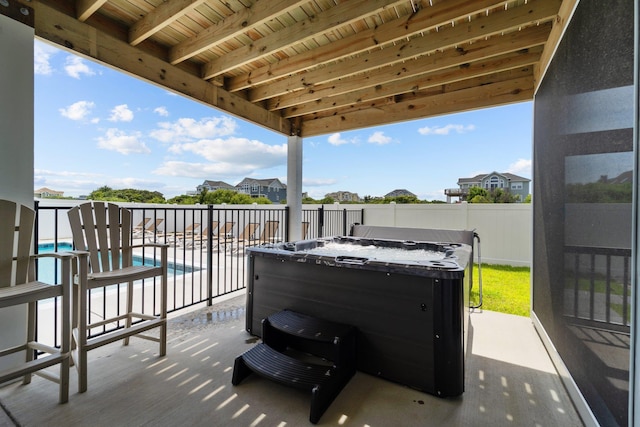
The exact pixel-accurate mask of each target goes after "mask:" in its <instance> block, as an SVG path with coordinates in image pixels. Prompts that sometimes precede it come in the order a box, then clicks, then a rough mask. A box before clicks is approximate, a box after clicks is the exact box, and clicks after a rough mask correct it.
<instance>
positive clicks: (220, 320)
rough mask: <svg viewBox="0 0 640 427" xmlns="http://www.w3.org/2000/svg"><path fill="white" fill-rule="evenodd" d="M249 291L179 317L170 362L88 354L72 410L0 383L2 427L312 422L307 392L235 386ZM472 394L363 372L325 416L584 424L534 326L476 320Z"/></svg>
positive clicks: (252, 382) (115, 349)
mask: <svg viewBox="0 0 640 427" xmlns="http://www.w3.org/2000/svg"><path fill="white" fill-rule="evenodd" d="M244 301H245V298H244V295H238V296H235V297H233V298H230V299H227V300H226V301H224V302H221V303H218V304H216V305H214V306H213V307H205V308H201V309H197V310H193V311H191V312H189V313H184V314H181V315H179V316H177V317H174V318H172V319H171V320H170V322H169V343H168V351H167V356H166V357H163V358H158V357H157V356H156V354H157V351H158V346H157V344H155V343H152V342H149V341H146V340H140V339H134V340H132V342H131V344H130V345H129V346H128V347H122V346H121V345H120V344H119V343H114V344H111V345H108V346H105V347H102V348H99V349H96V350H93V351H91V352H90V353H89V390H88V391H87V392H86V393H82V394H79V393H77V381H76V380H77V376H76V374H75V370H72V373H71V379H72V383H71V390H70V400H69V403H67V404H64V405H59V404H58V403H57V396H58V393H57V386H56V385H55V384H53V383H51V382H49V381H46V380H44V379H42V378H39V377H35V378H34V380H33V382H32V383H31V384H30V385H26V386H23V385H21V384H20V383H14V384H10V385H7V386H5V387H3V388H0V405H1V406H2V409H3V410H4V411H0V425H8V426H14V425H20V426H44V425H61V426H125V425H126V426H180V425H182V426H305V425H311V424H310V423H309V421H308V418H309V401H310V399H309V396H308V395H307V393H304V392H300V391H298V390H294V389H290V388H286V387H283V386H280V385H278V384H275V383H273V382H270V381H267V380H265V379H262V378H260V377H257V376H251V377H249V378H248V379H247V380H245V381H244V382H243V383H242V384H240V385H239V386H236V387H234V386H232V385H231V374H232V371H233V361H234V358H235V357H236V356H237V355H239V354H241V353H242V352H243V351H245V350H247V349H248V348H250V347H251V346H252V345H254V343H255V342H256V338H255V337H252V336H251V335H249V334H248V333H247V332H245V331H244ZM471 324H472V328H471V329H470V341H469V343H470V349H469V351H468V355H467V359H466V391H465V393H464V394H463V395H462V396H461V397H459V398H455V399H441V398H438V397H435V396H432V395H429V394H425V393H422V392H419V391H416V390H413V389H410V388H407V387H404V386H402V385H398V384H394V383H391V382H388V381H385V380H382V379H380V378H376V377H373V376H370V375H367V374H364V373H360V372H358V373H357V374H356V375H355V377H354V378H353V379H352V380H351V381H350V383H349V384H348V385H347V387H346V388H345V389H344V390H343V391H342V393H341V394H340V395H339V396H338V397H337V399H336V400H335V401H334V402H333V404H332V405H331V406H330V407H329V409H328V410H327V411H326V412H325V414H324V416H323V417H322V418H321V420H320V423H319V425H326V426H371V427H375V426H383V427H384V426H394V427H396V426H407V427H411V426H420V427H426V426H502V425H511V426H524V425H527V426H560V425H561V426H582V425H583V424H582V422H581V420H580V418H579V416H578V414H577V413H576V411H575V409H574V407H573V406H572V403H571V400H570V399H569V396H568V395H567V393H566V391H565V389H564V387H563V385H562V382H561V380H560V377H559V376H558V374H557V372H556V371H555V369H554V367H553V364H552V363H551V360H550V358H549V356H548V354H547V353H546V351H545V349H544V347H543V345H542V343H541V341H540V339H539V337H538V335H537V334H536V332H535V330H534V328H533V326H532V324H531V321H530V319H528V318H525V317H518V316H511V315H505V314H500V313H495V312H488V311H484V312H475V313H473V314H471Z"/></svg>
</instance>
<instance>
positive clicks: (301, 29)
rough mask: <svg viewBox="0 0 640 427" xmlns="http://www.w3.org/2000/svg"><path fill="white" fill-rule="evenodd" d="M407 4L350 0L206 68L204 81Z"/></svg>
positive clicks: (238, 50) (204, 69)
mask: <svg viewBox="0 0 640 427" xmlns="http://www.w3.org/2000/svg"><path fill="white" fill-rule="evenodd" d="M405 2H406V0H393V1H389V0H351V1H348V2H343V3H339V4H337V5H336V6H334V7H332V8H330V9H328V10H326V11H324V12H321V13H318V14H317V15H315V16H311V17H309V18H308V19H305V20H303V21H298V22H296V23H295V24H293V25H291V26H290V27H287V28H285V29H283V30H280V31H277V32H275V33H272V34H269V35H268V36H266V37H263V38H261V39H258V40H256V41H254V42H253V43H251V44H250V45H246V46H243V47H241V48H239V49H235V50H234V51H232V52H229V53H228V54H226V55H224V57H222V58H218V59H215V60H213V61H211V62H209V63H207V64H205V65H204V66H203V67H202V77H203V78H204V79H210V78H213V77H215V76H218V75H220V74H223V73H225V72H227V71H230V70H233V69H234V68H237V67H241V66H243V65H246V64H248V63H250V62H252V61H256V60H258V59H261V58H264V57H266V56H269V55H271V54H273V53H275V52H278V51H280V50H283V49H286V48H288V47H291V46H294V45H297V44H300V43H303V42H304V41H306V40H309V39H311V38H313V37H316V36H318V35H321V34H323V33H326V32H329V31H332V30H335V29H337V28H340V27H343V26H345V25H348V24H350V23H353V22H355V21H358V20H360V19H363V18H365V17H367V16H371V15H373V14H376V13H379V12H380V11H381V10H384V9H387V8H390V7H393V6H394V5H396V4H400V3H405Z"/></svg>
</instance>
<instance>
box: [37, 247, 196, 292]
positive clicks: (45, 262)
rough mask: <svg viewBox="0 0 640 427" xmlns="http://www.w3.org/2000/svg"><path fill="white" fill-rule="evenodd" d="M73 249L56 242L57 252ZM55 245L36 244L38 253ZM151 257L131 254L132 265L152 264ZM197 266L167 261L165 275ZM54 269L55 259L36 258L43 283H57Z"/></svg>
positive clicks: (178, 273) (50, 250)
mask: <svg viewBox="0 0 640 427" xmlns="http://www.w3.org/2000/svg"><path fill="white" fill-rule="evenodd" d="M71 249H73V246H72V245H71V243H66V242H62V243H58V252H64V251H70V250H71ZM54 250H55V246H54V244H53V243H40V244H38V253H41V254H42V253H47V252H53V251H54ZM153 262H154V260H153V258H144V259H143V257H141V256H136V255H134V256H133V265H153ZM199 270H200V269H199V268H197V267H192V266H189V265H183V264H175V263H168V264H167V276H169V277H170V276H173V275H177V276H179V275H182V274H184V273H191V272H193V271H199ZM54 271H55V259H53V258H42V259H39V260H38V280H40V281H42V282H45V283H57V282H54V281H53V277H54ZM57 279H58V281H59V280H60V268H58V278H57Z"/></svg>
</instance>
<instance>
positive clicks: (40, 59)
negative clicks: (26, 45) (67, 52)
mask: <svg viewBox="0 0 640 427" xmlns="http://www.w3.org/2000/svg"><path fill="white" fill-rule="evenodd" d="M55 53H56V50H55V49H54V48H53V47H51V46H49V45H47V44H45V43H41V42H38V41H34V43H33V72H34V74H40V75H44V76H48V75H50V74H53V67H51V64H50V63H49V60H50V59H51V57H52V56H53V55H55Z"/></svg>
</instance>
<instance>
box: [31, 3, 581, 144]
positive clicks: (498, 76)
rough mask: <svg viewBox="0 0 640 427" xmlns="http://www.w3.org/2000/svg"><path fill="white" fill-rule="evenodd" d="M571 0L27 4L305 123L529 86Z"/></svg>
mask: <svg viewBox="0 0 640 427" xmlns="http://www.w3.org/2000/svg"><path fill="white" fill-rule="evenodd" d="M19 1H23V0H19ZM25 1H26V0H25ZM576 2H577V0H224V1H220V0H166V1H164V0H114V1H109V2H106V0H77V1H75V2H74V1H71V2H70V1H68V0H37V1H35V2H33V4H34V5H36V11H35V12H36V16H37V18H36V20H35V25H34V27H35V31H36V35H37V36H38V37H42V38H44V39H47V40H49V41H50V42H53V43H55V44H58V45H60V46H62V47H63V48H65V49H68V50H71V51H74V52H76V53H78V54H80V55H83V56H86V57H89V58H92V59H93V60H96V61H99V62H102V63H104V64H106V65H109V66H112V67H115V68H117V69H120V70H123V71H124V72H126V73H129V74H131V75H134V76H137V77H139V78H141V79H144V80H146V81H148V82H151V83H153V84H156V85H159V86H162V87H165V88H167V89H168V90H171V91H173V92H176V93H181V94H183V95H185V96H187V97H190V98H192V99H194V100H197V101H199V102H202V103H205V104H207V105H210V106H213V107H215V108H218V109H220V110H223V111H226V112H228V113H229V114H232V115H235V116H237V117H241V118H243V119H246V120H249V121H251V122H254V123H256V124H259V125H261V126H263V127H266V128H268V129H272V130H274V131H276V132H278V133H282V134H286V135H291V134H296V135H300V136H303V137H305V136H311V135H318V134H321V133H329V132H337V131H341V130H349V129H355V128H358V127H366V126H375V125H382V124H387V123H392V122H395V121H399V120H411V119H417V118H421V117H429V116H432V115H437V114H447V113H452V112H456V111H466V110H469V109H473V108H483V107H488V106H495V105H501V104H504V103H509V102H519V101H523V100H530V99H532V97H533V93H534V90H535V87H536V85H537V82H538V81H539V80H540V78H541V76H542V74H543V73H544V70H545V68H546V66H547V64H548V63H549V61H550V60H551V57H552V56H553V52H554V51H555V47H556V45H557V44H558V43H559V41H560V39H561V37H562V33H563V30H564V28H565V26H566V24H567V22H568V21H569V20H570V17H571V13H572V11H573V9H574V7H575V4H576ZM30 4H31V3H30Z"/></svg>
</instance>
